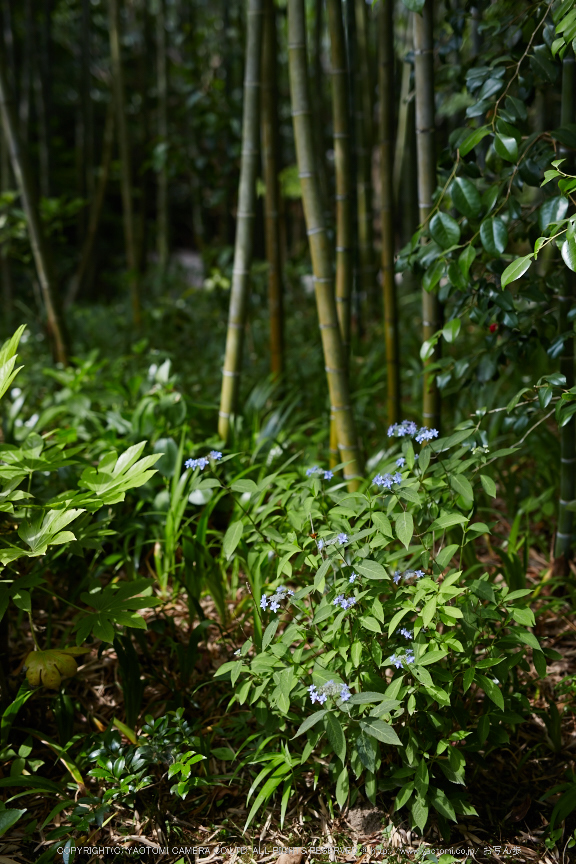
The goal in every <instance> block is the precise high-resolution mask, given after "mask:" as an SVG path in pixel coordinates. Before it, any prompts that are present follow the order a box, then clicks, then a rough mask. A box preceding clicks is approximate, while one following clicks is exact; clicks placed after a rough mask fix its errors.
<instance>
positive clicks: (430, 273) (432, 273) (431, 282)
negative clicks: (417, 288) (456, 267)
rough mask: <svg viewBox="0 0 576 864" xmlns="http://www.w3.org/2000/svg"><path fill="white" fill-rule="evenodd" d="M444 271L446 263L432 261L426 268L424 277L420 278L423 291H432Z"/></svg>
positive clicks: (440, 260)
mask: <svg viewBox="0 0 576 864" xmlns="http://www.w3.org/2000/svg"><path fill="white" fill-rule="evenodd" d="M445 269H446V262H445V261H443V260H442V259H439V260H438V261H434V263H433V264H431V265H430V267H428V269H427V270H426V272H425V273H424V276H423V277H422V287H423V288H424V290H425V291H428V292H430V291H432V289H433V288H435V287H436V285H437V284H438V282H439V281H440V279H441V278H442V276H443V275H444V270H445Z"/></svg>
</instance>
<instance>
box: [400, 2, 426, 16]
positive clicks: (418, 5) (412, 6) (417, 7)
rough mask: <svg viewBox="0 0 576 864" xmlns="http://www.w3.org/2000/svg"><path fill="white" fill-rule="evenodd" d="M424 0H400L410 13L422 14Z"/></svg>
mask: <svg viewBox="0 0 576 864" xmlns="http://www.w3.org/2000/svg"><path fill="white" fill-rule="evenodd" d="M425 2H426V0H402V3H403V4H404V6H405V7H406V8H407V9H409V10H410V12H418V13H419V12H422V9H423V8H424V3H425Z"/></svg>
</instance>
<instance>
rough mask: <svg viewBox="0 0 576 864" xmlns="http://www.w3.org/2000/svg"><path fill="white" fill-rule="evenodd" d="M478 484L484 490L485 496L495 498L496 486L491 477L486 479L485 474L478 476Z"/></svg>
mask: <svg viewBox="0 0 576 864" xmlns="http://www.w3.org/2000/svg"><path fill="white" fill-rule="evenodd" d="M480 482H481V483H482V486H483V488H484V491H485V492H486V494H487V495H490V497H491V498H495V497H496V484H495V483H494V480H493V479H492V478H491V477H488V475H487V474H481V475H480Z"/></svg>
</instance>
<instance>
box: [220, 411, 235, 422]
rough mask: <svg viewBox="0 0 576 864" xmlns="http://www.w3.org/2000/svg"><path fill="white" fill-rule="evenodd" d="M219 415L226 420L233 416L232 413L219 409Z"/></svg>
mask: <svg viewBox="0 0 576 864" xmlns="http://www.w3.org/2000/svg"><path fill="white" fill-rule="evenodd" d="M218 416H219V417H223V418H224V419H225V420H227V419H228V417H231V416H232V415H231V414H227V413H226V411H218Z"/></svg>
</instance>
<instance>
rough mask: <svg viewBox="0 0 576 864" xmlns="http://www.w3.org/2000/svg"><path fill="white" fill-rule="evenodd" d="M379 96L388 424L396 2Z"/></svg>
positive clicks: (393, 408)
mask: <svg viewBox="0 0 576 864" xmlns="http://www.w3.org/2000/svg"><path fill="white" fill-rule="evenodd" d="M378 49H379V58H378V60H379V63H378V93H379V97H380V116H379V121H380V124H379V126H380V129H379V131H380V187H381V200H382V204H381V210H380V224H381V228H382V295H383V301H384V338H385V342H386V378H387V385H388V393H387V408H388V423H389V424H392V423H397V422H398V421H399V420H400V410H401V393H400V359H399V351H398V310H397V303H396V283H395V281H394V245H395V244H394V241H395V225H396V221H395V207H394V97H395V92H394V2H393V0H382V2H381V3H380V9H379V16H378Z"/></svg>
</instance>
